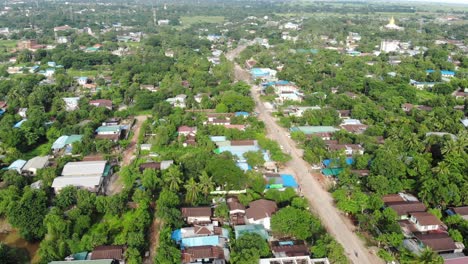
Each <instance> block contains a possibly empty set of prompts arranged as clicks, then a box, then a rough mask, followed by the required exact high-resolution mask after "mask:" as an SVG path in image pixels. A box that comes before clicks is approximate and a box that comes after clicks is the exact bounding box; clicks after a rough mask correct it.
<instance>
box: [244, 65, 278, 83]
mask: <svg viewBox="0 0 468 264" xmlns="http://www.w3.org/2000/svg"><path fill="white" fill-rule="evenodd" d="M276 73H277V71H276V70H272V69H269V68H252V69H251V70H250V74H251V75H252V79H254V80H257V79H260V80H262V81H276Z"/></svg>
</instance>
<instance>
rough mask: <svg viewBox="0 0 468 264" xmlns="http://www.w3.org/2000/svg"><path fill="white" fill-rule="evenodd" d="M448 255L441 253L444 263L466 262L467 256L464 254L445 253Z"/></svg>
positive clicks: (459, 263) (456, 263) (463, 263)
mask: <svg viewBox="0 0 468 264" xmlns="http://www.w3.org/2000/svg"><path fill="white" fill-rule="evenodd" d="M447 255H449V256H450V257H446V255H443V257H444V264H465V263H468V256H465V255H463V254H457V255H454V256H452V255H451V254H447Z"/></svg>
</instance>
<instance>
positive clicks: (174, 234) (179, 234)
mask: <svg viewBox="0 0 468 264" xmlns="http://www.w3.org/2000/svg"><path fill="white" fill-rule="evenodd" d="M171 238H172V240H174V241H175V242H177V243H179V242H180V241H181V240H182V231H181V230H180V229H177V230H174V231H172V234H171Z"/></svg>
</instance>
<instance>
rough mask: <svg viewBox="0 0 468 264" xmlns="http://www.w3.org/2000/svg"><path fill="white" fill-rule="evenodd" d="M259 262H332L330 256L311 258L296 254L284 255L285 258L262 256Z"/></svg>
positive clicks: (328, 263) (263, 263)
mask: <svg viewBox="0 0 468 264" xmlns="http://www.w3.org/2000/svg"><path fill="white" fill-rule="evenodd" d="M258 263H259V264H289V263H292V264H296V263H297V264H299V263H301V264H330V261H329V260H328V258H316V259H311V258H310V256H295V257H283V258H262V259H260V260H259V262H258Z"/></svg>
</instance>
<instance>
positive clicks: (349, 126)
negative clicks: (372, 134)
mask: <svg viewBox="0 0 468 264" xmlns="http://www.w3.org/2000/svg"><path fill="white" fill-rule="evenodd" d="M340 127H341V128H343V129H344V130H346V131H348V132H349V133H353V134H362V133H364V131H366V129H367V127H368V126H367V125H364V124H362V123H361V121H359V120H357V119H344V120H343V122H342V123H341V125H340Z"/></svg>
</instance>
